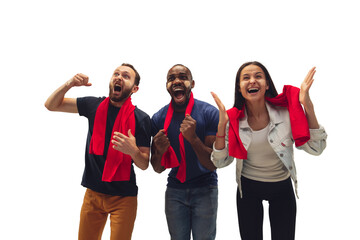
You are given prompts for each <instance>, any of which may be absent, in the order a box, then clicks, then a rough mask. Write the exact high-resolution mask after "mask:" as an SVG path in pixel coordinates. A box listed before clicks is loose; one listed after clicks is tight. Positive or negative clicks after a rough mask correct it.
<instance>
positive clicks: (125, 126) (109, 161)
mask: <svg viewBox="0 0 360 240" xmlns="http://www.w3.org/2000/svg"><path fill="white" fill-rule="evenodd" d="M109 102H110V99H109V97H107V98H105V99H104V101H102V102H101V103H100V105H99V107H98V108H97V110H96V115H95V121H94V129H93V134H92V137H91V141H90V149H89V150H90V154H96V155H103V154H104V146H105V131H106V119H107V112H108V108H109ZM134 110H135V106H134V105H133V104H132V103H131V97H129V98H128V99H126V101H125V102H124V104H123V105H122V106H121V108H120V110H119V113H118V115H117V117H116V119H115V123H114V127H113V129H112V134H111V139H112V138H113V134H114V132H120V133H123V134H125V135H127V132H128V130H129V129H131V133H132V134H133V135H134V136H135V115H134ZM110 141H111V140H110ZM111 145H112V144H111V143H110V144H109V148H108V152H107V156H106V161H105V166H104V170H103V175H102V181H104V182H112V181H129V180H130V172H131V163H132V160H131V157H130V155H127V154H124V153H122V152H120V151H117V150H115V149H113V148H112V146H111Z"/></svg>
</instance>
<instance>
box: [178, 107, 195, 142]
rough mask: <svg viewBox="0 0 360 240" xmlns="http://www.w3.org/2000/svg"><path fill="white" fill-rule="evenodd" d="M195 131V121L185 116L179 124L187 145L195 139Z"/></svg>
mask: <svg viewBox="0 0 360 240" xmlns="http://www.w3.org/2000/svg"><path fill="white" fill-rule="evenodd" d="M195 129H196V120H195V119H193V118H192V117H191V116H190V115H189V114H187V115H186V116H185V118H184V120H183V121H182V123H181V124H180V132H181V133H182V135H183V136H184V138H185V139H186V140H187V141H188V142H189V143H191V142H193V141H194V140H195V139H196V138H197V135H196V132H195Z"/></svg>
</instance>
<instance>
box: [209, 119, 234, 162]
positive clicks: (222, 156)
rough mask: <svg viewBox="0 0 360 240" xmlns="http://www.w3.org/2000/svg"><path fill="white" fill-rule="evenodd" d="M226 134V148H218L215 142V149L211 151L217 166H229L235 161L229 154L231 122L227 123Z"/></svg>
mask: <svg viewBox="0 0 360 240" xmlns="http://www.w3.org/2000/svg"><path fill="white" fill-rule="evenodd" d="M225 132H226V136H225V148H224V149H221V150H218V149H216V148H215V142H214V144H213V151H212V153H211V161H212V162H213V164H214V165H215V167H217V168H223V167H226V166H228V165H229V164H231V163H232V162H233V161H234V158H233V157H230V156H229V149H228V147H229V146H228V145H229V140H228V138H229V137H228V134H229V123H227V125H226V131H225Z"/></svg>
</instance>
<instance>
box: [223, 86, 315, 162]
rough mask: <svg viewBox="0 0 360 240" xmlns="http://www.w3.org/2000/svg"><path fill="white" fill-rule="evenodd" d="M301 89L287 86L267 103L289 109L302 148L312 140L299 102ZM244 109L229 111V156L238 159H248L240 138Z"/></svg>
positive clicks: (294, 134)
mask: <svg viewBox="0 0 360 240" xmlns="http://www.w3.org/2000/svg"><path fill="white" fill-rule="evenodd" d="M299 92H300V89H299V88H297V87H293V86H290V85H285V86H284V88H283V92H282V93H281V94H279V95H278V96H276V97H274V98H268V97H266V98H265V99H266V101H268V102H269V103H271V104H273V105H275V106H282V107H287V108H288V111H289V116H290V125H291V132H292V135H293V138H294V140H295V146H296V147H298V146H301V145H303V144H305V143H306V142H307V141H308V140H309V139H310V131H309V125H308V122H307V119H306V116H305V113H304V110H303V108H302V106H301V104H300V102H299ZM244 108H245V106H243V108H242V109H241V110H239V109H237V108H236V107H233V108H231V109H229V110H228V111H227V114H228V116H229V156H232V157H235V158H238V159H247V151H246V149H245V147H244V146H243V144H242V142H241V139H240V136H239V120H240V119H241V118H243V117H244V116H245V114H244Z"/></svg>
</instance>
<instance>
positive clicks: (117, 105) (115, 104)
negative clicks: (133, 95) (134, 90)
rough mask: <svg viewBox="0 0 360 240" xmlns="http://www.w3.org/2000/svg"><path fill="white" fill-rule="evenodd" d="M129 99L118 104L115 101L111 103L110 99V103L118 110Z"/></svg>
mask: <svg viewBox="0 0 360 240" xmlns="http://www.w3.org/2000/svg"><path fill="white" fill-rule="evenodd" d="M128 98H129V97H127V98H125V99H123V100H121V101H120V102H116V101H113V100H111V99H110V103H111V105H113V106H114V107H118V108H121V106H122V105H123V104H124V102H125V101H126V100H127V99H128Z"/></svg>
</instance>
